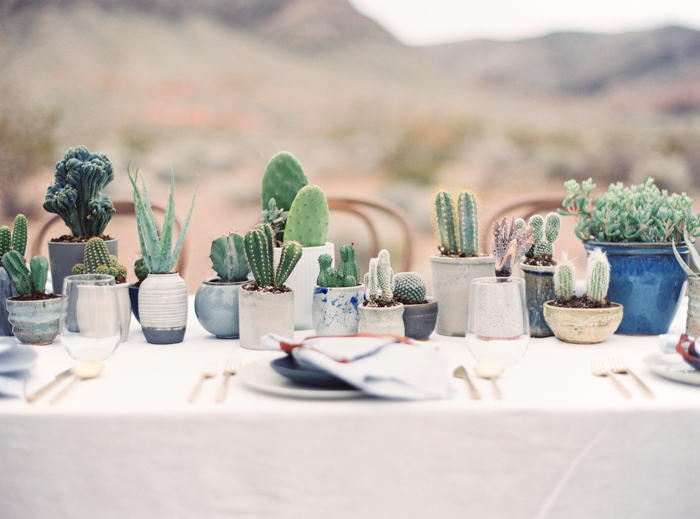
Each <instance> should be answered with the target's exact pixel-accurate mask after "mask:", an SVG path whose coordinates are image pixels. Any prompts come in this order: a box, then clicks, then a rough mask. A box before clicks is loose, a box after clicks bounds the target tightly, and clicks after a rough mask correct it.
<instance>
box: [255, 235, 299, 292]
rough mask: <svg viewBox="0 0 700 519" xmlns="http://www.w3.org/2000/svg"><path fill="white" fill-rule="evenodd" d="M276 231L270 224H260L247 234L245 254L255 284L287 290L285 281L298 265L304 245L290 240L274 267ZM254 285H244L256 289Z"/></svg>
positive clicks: (283, 247) (260, 286)
mask: <svg viewBox="0 0 700 519" xmlns="http://www.w3.org/2000/svg"><path fill="white" fill-rule="evenodd" d="M273 235H274V231H273V230H272V227H271V226H270V225H268V224H258V225H256V226H255V229H251V230H250V231H248V232H247V233H246V235H245V239H244V241H243V243H244V248H245V256H246V259H247V260H248V265H249V266H250V271H251V272H252V273H253V277H254V278H255V284H254V285H257V286H258V287H259V288H267V289H281V290H280V291H285V290H284V288H286V287H284V282H285V281H287V279H288V278H289V275H290V274H291V273H292V271H293V270H294V267H296V264H297V263H298V262H299V258H301V254H302V246H301V244H300V243H299V242H295V241H289V242H286V243H285V244H284V245H283V246H282V253H281V255H280V261H279V264H278V265H277V269H275V267H274V250H273V246H272V245H273ZM254 285H253V286H251V284H248V285H244V287H246V288H249V289H251V288H252V289H255V288H254ZM287 290H289V289H287Z"/></svg>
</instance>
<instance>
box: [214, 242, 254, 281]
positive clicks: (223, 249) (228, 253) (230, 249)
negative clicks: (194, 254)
mask: <svg viewBox="0 0 700 519" xmlns="http://www.w3.org/2000/svg"><path fill="white" fill-rule="evenodd" d="M209 258H210V259H211V263H212V268H213V269H214V270H215V271H216V273H217V274H218V275H219V280H220V281H221V282H222V283H235V282H238V281H245V280H246V279H247V278H248V272H250V269H249V268H248V261H247V260H246V257H245V247H244V245H243V237H242V236H241V235H239V234H237V233H235V232H232V233H228V234H222V235H221V236H219V237H218V238H217V239H215V240H214V241H213V242H212V243H211V252H210V254H209Z"/></svg>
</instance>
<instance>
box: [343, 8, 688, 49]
mask: <svg viewBox="0 0 700 519" xmlns="http://www.w3.org/2000/svg"><path fill="white" fill-rule="evenodd" d="M350 3H352V4H353V5H354V6H355V8H356V9H357V10H358V11H360V12H361V13H363V14H365V15H367V16H369V17H371V18H373V19H375V20H376V21H377V22H379V23H380V24H381V25H383V26H384V27H385V28H386V29H388V30H389V31H390V32H391V33H392V34H393V35H394V36H395V37H396V38H398V39H399V40H401V41H402V42H404V43H407V44H409V45H430V44H435V43H444V42H448V41H459V40H466V39H474V38H493V39H517V38H527V37H531V36H540V35H543V34H547V33H551V32H555V31H562V30H576V31H584V32H604V33H608V32H622V31H629V30H641V29H651V28H657V27H662V26H665V25H671V24H674V25H682V26H685V27H690V28H694V29H700V0H586V1H579V2H571V1H569V0H480V1H475V0H350Z"/></svg>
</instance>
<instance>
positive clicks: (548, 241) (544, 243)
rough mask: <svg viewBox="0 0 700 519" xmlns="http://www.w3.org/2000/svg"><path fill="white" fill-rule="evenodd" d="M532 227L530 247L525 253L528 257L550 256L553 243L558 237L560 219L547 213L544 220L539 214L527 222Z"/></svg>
mask: <svg viewBox="0 0 700 519" xmlns="http://www.w3.org/2000/svg"><path fill="white" fill-rule="evenodd" d="M528 223H529V225H530V227H532V230H533V232H532V237H533V242H532V247H530V250H528V251H527V256H528V257H542V256H552V255H553V254H554V241H555V240H556V239H557V238H558V237H559V229H560V228H561V217H560V216H559V215H558V214H557V213H549V214H548V215H547V217H546V218H543V217H542V216H540V215H539V214H536V215H533V216H532V217H531V218H530V221H529V222H528Z"/></svg>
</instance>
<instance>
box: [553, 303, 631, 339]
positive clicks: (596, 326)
mask: <svg viewBox="0 0 700 519" xmlns="http://www.w3.org/2000/svg"><path fill="white" fill-rule="evenodd" d="M550 303H551V301H547V302H546V303H545V304H544V318H545V320H546V321H547V324H548V325H549V327H550V328H551V329H552V331H553V332H554V335H556V336H557V338H558V339H560V340H562V341H564V342H573V343H576V344H595V343H598V342H603V341H604V340H605V339H607V338H608V337H610V336H611V335H612V334H613V333H615V330H617V327H618V326H619V325H620V322H621V321H622V314H623V309H622V305H621V304H619V303H613V306H611V307H610V308H561V307H557V306H551V305H550Z"/></svg>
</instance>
